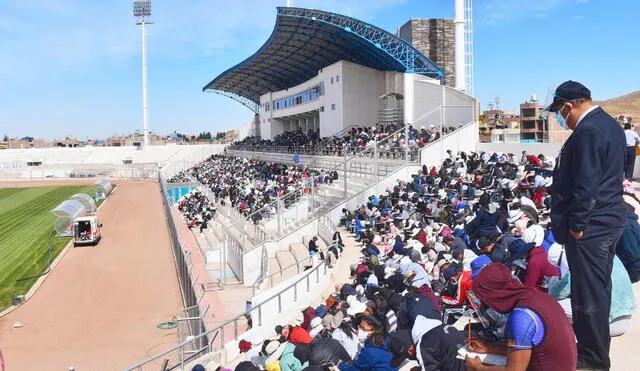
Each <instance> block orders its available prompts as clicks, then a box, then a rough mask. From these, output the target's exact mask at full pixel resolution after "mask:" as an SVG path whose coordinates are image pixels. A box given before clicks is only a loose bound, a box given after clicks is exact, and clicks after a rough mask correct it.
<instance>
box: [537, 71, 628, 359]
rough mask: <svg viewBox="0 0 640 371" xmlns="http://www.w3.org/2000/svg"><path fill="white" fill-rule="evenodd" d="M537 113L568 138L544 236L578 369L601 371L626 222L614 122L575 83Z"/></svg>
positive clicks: (621, 145) (621, 152)
mask: <svg viewBox="0 0 640 371" xmlns="http://www.w3.org/2000/svg"><path fill="white" fill-rule="evenodd" d="M545 112H547V113H549V112H554V113H555V114H556V119H557V121H558V123H559V124H560V125H561V126H563V127H565V128H568V129H571V130H573V133H572V134H571V136H570V137H569V138H568V139H567V141H566V142H565V144H564V145H563V146H562V150H561V151H560V155H559V156H558V158H557V160H556V166H555V169H554V171H553V184H552V186H551V187H550V189H549V193H550V194H551V213H550V216H551V229H552V231H553V235H554V237H555V238H556V241H557V242H558V243H559V244H564V245H565V246H566V248H565V251H566V255H567V261H568V262H569V270H570V271H571V299H572V300H571V307H572V311H573V328H574V330H575V333H576V337H577V339H578V368H595V369H605V370H606V369H609V368H610V367H611V362H610V359H609V346H610V341H611V338H610V336H609V318H608V317H609V315H608V314H609V310H610V306H611V271H612V268H613V256H614V253H615V246H616V244H617V242H618V240H619V239H620V236H621V235H622V231H623V228H624V225H625V222H626V215H627V212H626V208H625V205H624V201H623V198H622V193H623V190H622V181H623V180H624V165H625V156H626V154H625V151H626V141H625V135H624V132H623V130H622V128H621V127H620V125H619V124H618V123H617V122H616V120H615V119H614V118H613V117H611V116H610V115H608V114H607V113H606V112H605V111H604V110H603V109H602V108H600V107H598V106H596V105H594V104H593V102H592V100H591V92H590V91H589V89H587V88H586V87H585V86H584V85H582V84H580V83H578V82H575V81H566V82H564V83H562V84H561V85H560V86H558V88H557V89H556V90H555V94H554V95H553V101H552V102H551V104H550V105H548V106H547V107H546V108H545Z"/></svg>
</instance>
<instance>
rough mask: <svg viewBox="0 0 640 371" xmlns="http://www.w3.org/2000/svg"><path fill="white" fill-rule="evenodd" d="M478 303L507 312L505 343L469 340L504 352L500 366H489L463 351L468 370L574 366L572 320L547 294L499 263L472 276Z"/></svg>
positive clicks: (564, 370)
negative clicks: (522, 280)
mask: <svg viewBox="0 0 640 371" xmlns="http://www.w3.org/2000/svg"><path fill="white" fill-rule="evenodd" d="M473 293H474V294H475V296H476V297H477V299H478V300H479V301H480V303H476V304H479V307H485V308H486V307H489V308H491V309H493V310H495V311H497V312H499V313H503V314H507V313H509V317H508V318H507V324H506V327H505V333H504V335H505V338H506V343H501V344H500V343H499V344H487V343H485V342H483V341H482V340H479V339H477V338H471V339H470V340H469V341H468V347H469V348H470V349H471V350H472V351H473V352H476V353H493V354H501V355H506V357H507V363H506V365H504V366H489V365H485V364H483V363H482V361H481V360H480V358H477V357H475V358H472V357H469V356H467V357H466V359H465V362H466V365H467V370H470V371H479V370H483V371H484V370H486V371H498V370H528V371H543V370H544V371H574V370H576V360H577V351H576V343H575V340H574V334H573V329H572V328H571V324H570V323H569V320H568V319H567V316H566V315H564V311H563V310H562V307H560V304H558V302H557V301H556V300H555V299H554V298H552V297H551V296H549V295H547V294H545V293H542V292H540V291H537V290H535V289H532V288H530V287H526V286H524V285H523V284H522V283H520V282H519V281H518V280H517V279H515V278H513V277H512V275H511V271H510V270H509V268H507V267H506V266H505V265H503V264H495V263H494V264H491V265H488V266H485V267H484V268H483V269H482V271H480V273H479V274H478V275H477V276H476V277H475V278H474V280H473Z"/></svg>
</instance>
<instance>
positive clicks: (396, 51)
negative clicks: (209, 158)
mask: <svg viewBox="0 0 640 371" xmlns="http://www.w3.org/2000/svg"><path fill="white" fill-rule="evenodd" d="M277 12H278V15H277V18H276V24H275V27H274V29H273V32H272V33H271V36H270V37H269V39H268V40H267V42H266V43H265V44H264V45H263V46H262V47H261V48H260V49H259V50H258V51H257V52H256V53H255V54H253V55H252V56H250V57H249V58H247V59H246V60H244V61H243V62H241V63H239V64H237V65H236V66H233V67H231V68H230V69H228V70H227V71H225V72H223V73H222V74H220V75H219V76H218V77H216V78H215V79H214V80H213V81H211V82H210V83H209V84H207V85H206V86H205V87H204V90H205V91H209V90H210V91H213V92H215V93H218V94H222V95H225V96H228V97H230V98H232V99H235V100H237V101H239V102H240V103H242V104H244V105H245V106H247V107H248V108H250V109H251V110H252V111H253V112H255V114H256V116H255V120H254V121H253V122H251V123H249V124H247V125H245V126H244V127H242V128H241V129H240V137H239V139H243V138H244V137H246V136H259V137H261V138H262V139H267V140H268V139H272V138H274V137H275V136H277V135H279V134H282V133H283V132H287V131H295V130H298V129H301V130H302V131H304V132H307V131H319V134H320V136H321V137H329V136H332V135H334V134H336V133H339V132H342V131H344V130H345V129H347V128H349V127H369V126H373V125H377V124H381V125H383V126H387V125H391V124H395V125H399V124H404V123H411V124H412V125H413V126H414V127H416V128H420V127H423V126H427V127H428V126H429V125H430V124H434V123H436V124H438V126H439V127H440V126H442V127H449V126H454V127H459V126H460V125H462V124H466V123H469V122H471V121H473V120H474V118H475V117H476V101H475V99H474V98H473V97H471V96H469V95H467V94H465V93H463V92H460V91H458V90H456V89H454V88H451V87H448V86H445V85H443V84H441V83H442V82H443V77H444V72H443V71H442V69H441V68H440V67H439V66H438V65H436V64H435V63H434V62H433V61H431V60H430V59H429V58H427V57H426V56H425V55H424V54H422V53H421V52H420V51H419V50H417V49H416V48H414V47H413V46H412V45H411V44H410V43H408V42H407V41H405V40H403V39H401V38H400V37H398V36H395V35H393V34H391V33H389V32H386V31H384V30H382V29H380V28H378V27H375V26H374V25H371V24H368V23H366V22H363V21H360V20H357V19H354V18H350V17H347V16H343V15H340V14H336V13H332V12H326V11H321V10H312V9H301V8H278V10H277Z"/></svg>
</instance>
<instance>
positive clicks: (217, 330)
mask: <svg viewBox="0 0 640 371" xmlns="http://www.w3.org/2000/svg"><path fill="white" fill-rule="evenodd" d="M321 267H324V271H325V274H326V272H327V262H325V261H322V262H320V264H318V265H317V266H315V267H313V268H312V269H309V270H307V271H305V272H303V275H302V276H301V277H299V278H298V279H297V280H295V281H294V282H292V283H290V284H289V285H287V286H286V287H285V288H283V289H282V290H280V291H278V292H277V293H275V294H273V295H271V296H270V297H268V298H267V299H265V300H263V301H262V302H260V303H259V304H256V305H255V306H253V307H252V308H251V309H249V310H248V311H246V312H244V313H242V314H239V315H237V316H235V317H233V318H231V319H228V320H226V321H224V322H222V323H221V324H219V325H218V326H216V327H215V328H212V329H211V330H208V331H206V332H203V333H202V334H199V335H197V336H194V337H193V338H190V339H189V340H185V341H183V342H181V343H179V344H177V345H174V346H173V347H171V348H169V349H167V350H165V351H163V352H161V353H159V354H157V355H155V356H153V357H150V358H147V359H145V360H143V361H141V362H138V363H136V364H135V365H133V366H131V367H128V368H126V370H127V371H131V370H136V369H137V370H141V369H142V367H143V366H145V365H147V364H149V363H151V362H154V361H156V360H158V359H160V358H161V357H163V356H165V355H167V354H169V353H172V352H175V351H176V350H179V349H181V348H184V347H185V346H187V345H189V344H191V343H193V342H194V341H198V340H200V339H202V338H203V337H205V336H209V335H211V334H215V335H216V336H217V335H218V334H222V341H221V344H222V348H224V328H225V327H226V326H227V325H229V324H234V338H233V339H234V340H235V339H237V337H238V326H237V321H238V320H241V319H246V318H247V317H248V316H249V315H250V314H251V313H253V312H254V311H258V326H261V325H262V314H261V310H262V306H263V305H264V304H265V303H268V302H270V301H271V300H273V299H275V298H278V297H280V296H282V294H283V293H285V292H287V291H288V290H290V289H291V288H292V287H295V286H296V285H297V284H298V283H300V282H302V281H303V280H305V279H306V280H308V279H309V276H310V275H311V274H312V273H315V272H318V274H319V271H320V268H321ZM280 302H281V300H280ZM281 312H282V308H279V313H281ZM214 339H215V336H214ZM212 342H213V341H211V342H209V347H211V343H212ZM210 351H211V350H210ZM181 365H184V360H181Z"/></svg>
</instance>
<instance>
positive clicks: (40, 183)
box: [0, 178, 120, 188]
mask: <svg viewBox="0 0 640 371" xmlns="http://www.w3.org/2000/svg"><path fill="white" fill-rule="evenodd" d="M96 181H98V179H97V178H93V179H70V178H64V179H41V180H38V179H35V180H0V188H29V187H64V186H76V185H86V184H94V183H95V182H96ZM109 181H111V183H116V184H119V183H120V181H119V179H109Z"/></svg>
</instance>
